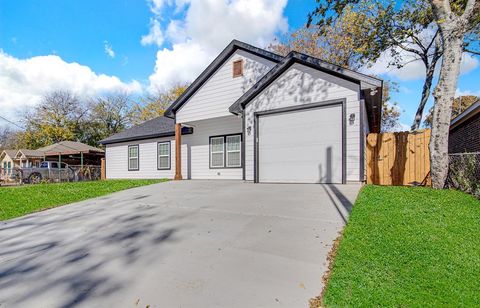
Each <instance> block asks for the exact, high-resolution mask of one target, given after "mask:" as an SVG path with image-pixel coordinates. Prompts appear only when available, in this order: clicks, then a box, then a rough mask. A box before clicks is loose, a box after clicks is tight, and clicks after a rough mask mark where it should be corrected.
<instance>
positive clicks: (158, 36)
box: [140, 18, 164, 47]
mask: <svg viewBox="0 0 480 308" xmlns="http://www.w3.org/2000/svg"><path fill="white" fill-rule="evenodd" d="M163 40H164V38H163V33H162V29H161V28H160V22H159V21H158V20H157V19H155V18H152V19H150V32H149V33H148V34H147V35H144V36H142V39H141V40H140V42H141V43H142V45H143V46H146V45H151V44H155V45H157V46H158V47H160V46H162V44H163Z"/></svg>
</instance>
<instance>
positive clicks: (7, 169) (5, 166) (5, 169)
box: [0, 150, 18, 177]
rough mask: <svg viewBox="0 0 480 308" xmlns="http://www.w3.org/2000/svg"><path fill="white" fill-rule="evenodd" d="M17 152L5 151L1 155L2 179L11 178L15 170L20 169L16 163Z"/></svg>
mask: <svg viewBox="0 0 480 308" xmlns="http://www.w3.org/2000/svg"><path fill="white" fill-rule="evenodd" d="M16 153H17V151H16V150H3V151H2V153H1V154H0V168H1V172H0V177H5V176H6V177H10V176H11V175H12V171H13V168H16V167H18V164H16V163H15V160H14V158H15V154H16Z"/></svg>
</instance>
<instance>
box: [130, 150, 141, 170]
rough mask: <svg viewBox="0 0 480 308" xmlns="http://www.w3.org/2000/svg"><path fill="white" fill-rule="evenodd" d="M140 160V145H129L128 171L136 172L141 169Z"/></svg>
mask: <svg viewBox="0 0 480 308" xmlns="http://www.w3.org/2000/svg"><path fill="white" fill-rule="evenodd" d="M138 159H139V153H138V145H129V146H128V170H130V171H136V170H138V169H139V164H138Z"/></svg>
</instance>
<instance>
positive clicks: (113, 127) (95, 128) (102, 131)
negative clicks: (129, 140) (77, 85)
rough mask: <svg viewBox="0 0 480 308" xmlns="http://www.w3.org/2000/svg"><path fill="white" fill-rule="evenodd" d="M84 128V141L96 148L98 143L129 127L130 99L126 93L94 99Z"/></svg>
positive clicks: (111, 94)
mask: <svg viewBox="0 0 480 308" xmlns="http://www.w3.org/2000/svg"><path fill="white" fill-rule="evenodd" d="M89 107H90V108H89V109H90V112H89V114H88V117H87V119H86V122H87V123H86V125H84V126H85V128H84V134H85V135H84V140H85V142H87V143H88V144H90V145H93V146H96V145H97V143H98V141H100V140H101V139H104V138H106V137H108V136H110V135H113V134H116V133H119V132H121V131H122V130H124V129H125V128H127V127H129V126H130V114H131V97H130V96H129V95H128V94H127V93H110V94H108V95H105V96H102V97H97V98H94V99H92V100H91V101H90V103H89Z"/></svg>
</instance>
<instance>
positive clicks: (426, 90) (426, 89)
mask: <svg viewBox="0 0 480 308" xmlns="http://www.w3.org/2000/svg"><path fill="white" fill-rule="evenodd" d="M436 64H437V59H433V60H432V63H430V66H429V67H428V68H427V74H426V76H425V82H424V84H423V90H422V98H421V99H420V104H419V105H418V109H417V113H416V114H415V119H414V120H413V124H412V127H411V128H410V129H411V130H412V131H415V130H417V129H418V128H419V127H420V123H421V122H422V116H423V109H425V105H426V104H427V101H428V97H429V96H430V89H431V88H432V80H433V73H434V72H435V65H436Z"/></svg>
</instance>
